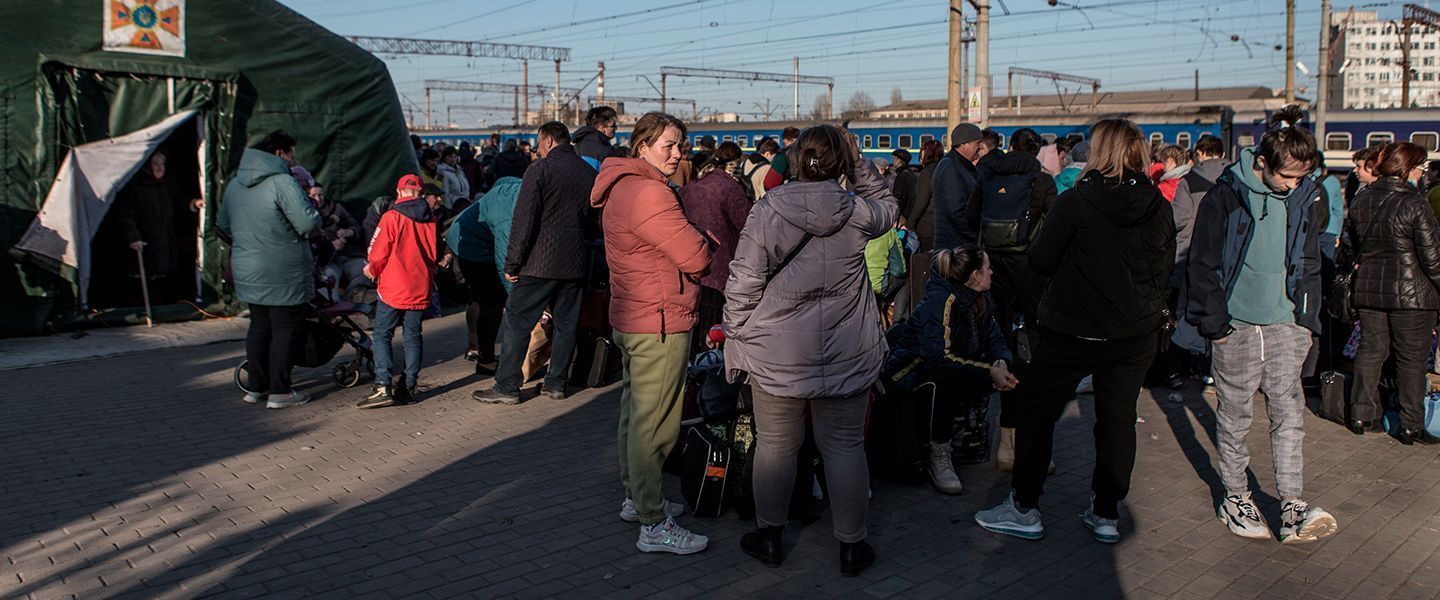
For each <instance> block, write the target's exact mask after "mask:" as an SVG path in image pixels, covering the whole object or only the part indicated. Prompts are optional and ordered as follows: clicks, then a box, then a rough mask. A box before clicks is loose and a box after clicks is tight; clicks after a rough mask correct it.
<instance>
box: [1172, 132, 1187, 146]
mask: <svg viewBox="0 0 1440 600" xmlns="http://www.w3.org/2000/svg"><path fill="white" fill-rule="evenodd" d="M1175 145H1176V146H1179V147H1181V148H1184V149H1186V150H1189V149H1190V133H1189V132H1187V131H1182V132H1180V133H1177V134H1175Z"/></svg>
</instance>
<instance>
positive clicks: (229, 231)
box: [216, 148, 320, 306]
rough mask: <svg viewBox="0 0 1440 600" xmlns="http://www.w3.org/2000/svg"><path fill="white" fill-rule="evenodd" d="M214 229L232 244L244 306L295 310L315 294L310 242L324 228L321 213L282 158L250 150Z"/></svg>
mask: <svg viewBox="0 0 1440 600" xmlns="http://www.w3.org/2000/svg"><path fill="white" fill-rule="evenodd" d="M216 226H217V227H219V228H220V231H221V232H223V233H224V234H225V235H226V236H228V237H229V238H230V239H231V240H232V244H231V248H230V271H231V275H232V277H234V279H235V295H236V296H237V297H238V298H239V299H240V301H241V302H245V303H246V304H259V305H263V306H295V305H299V304H304V303H306V302H307V301H309V300H310V297H311V296H313V295H314V294H315V277H314V271H315V259H314V258H313V257H312V256H311V254H310V243H309V242H308V241H307V240H306V237H307V236H308V235H310V233H311V232H314V231H315V230H317V229H319V228H320V213H319V212H317V211H316V210H315V206H314V205H312V204H311V203H310V200H309V199H308V198H306V197H305V194H304V193H303V192H301V191H300V186H299V185H298V184H296V183H295V178H294V177H292V176H291V175H290V168H289V166H288V165H286V164H285V160H284V159H282V158H280V157H279V156H276V155H274V154H266V153H264V152H261V151H259V150H255V149H253V148H247V149H246V150H245V154H244V155H242V156H241V158H240V170H239V171H238V172H237V173H236V174H235V179H234V180H232V181H231V182H230V184H229V185H227V186H225V196H224V200H223V204H221V205H220V217H219V221H218V223H217V224H216Z"/></svg>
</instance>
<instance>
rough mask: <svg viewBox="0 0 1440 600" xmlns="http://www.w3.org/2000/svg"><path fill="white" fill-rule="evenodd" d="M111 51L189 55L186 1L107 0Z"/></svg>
mask: <svg viewBox="0 0 1440 600" xmlns="http://www.w3.org/2000/svg"><path fill="white" fill-rule="evenodd" d="M103 2H104V6H105V31H104V39H105V43H104V45H103V46H102V49H104V50H107V51H110V52H137V53H141V54H161V55H165V56H185V0H103Z"/></svg>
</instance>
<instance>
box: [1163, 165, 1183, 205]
mask: <svg viewBox="0 0 1440 600" xmlns="http://www.w3.org/2000/svg"><path fill="white" fill-rule="evenodd" d="M1190 169H1191V166H1190V163H1185V164H1183V165H1180V166H1178V167H1175V168H1173V169H1170V170H1168V171H1165V172H1164V173H1161V174H1160V181H1159V182H1158V183H1157V184H1156V187H1158V188H1160V195H1162V196H1165V200H1166V201H1167V202H1174V201H1175V188H1177V187H1179V185H1180V179H1181V178H1183V177H1185V175H1186V174H1188V173H1189V172H1190Z"/></svg>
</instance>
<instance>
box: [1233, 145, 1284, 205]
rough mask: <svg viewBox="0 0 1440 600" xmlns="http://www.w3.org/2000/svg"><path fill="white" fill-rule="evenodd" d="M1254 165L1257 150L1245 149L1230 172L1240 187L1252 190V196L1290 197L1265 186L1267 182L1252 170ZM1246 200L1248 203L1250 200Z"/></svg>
mask: <svg viewBox="0 0 1440 600" xmlns="http://www.w3.org/2000/svg"><path fill="white" fill-rule="evenodd" d="M1253 164H1255V149H1254V148H1245V149H1244V150H1241V151H1240V158H1239V159H1237V160H1236V161H1235V164H1233V165H1230V168H1229V169H1228V170H1229V171H1230V175H1231V176H1233V177H1234V178H1235V180H1236V181H1239V182H1240V185H1243V186H1245V188H1246V189H1248V190H1250V193H1251V194H1257V195H1261V196H1275V197H1276V198H1286V197H1289V196H1290V192H1285V193H1283V194H1282V193H1279V192H1276V191H1274V190H1272V189H1270V186H1267V185H1265V181H1264V180H1263V179H1261V178H1260V174H1259V173H1256V172H1255V169H1253V168H1251V165H1253ZM1245 200H1246V201H1247V202H1248V201H1249V198H1246V199H1245Z"/></svg>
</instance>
